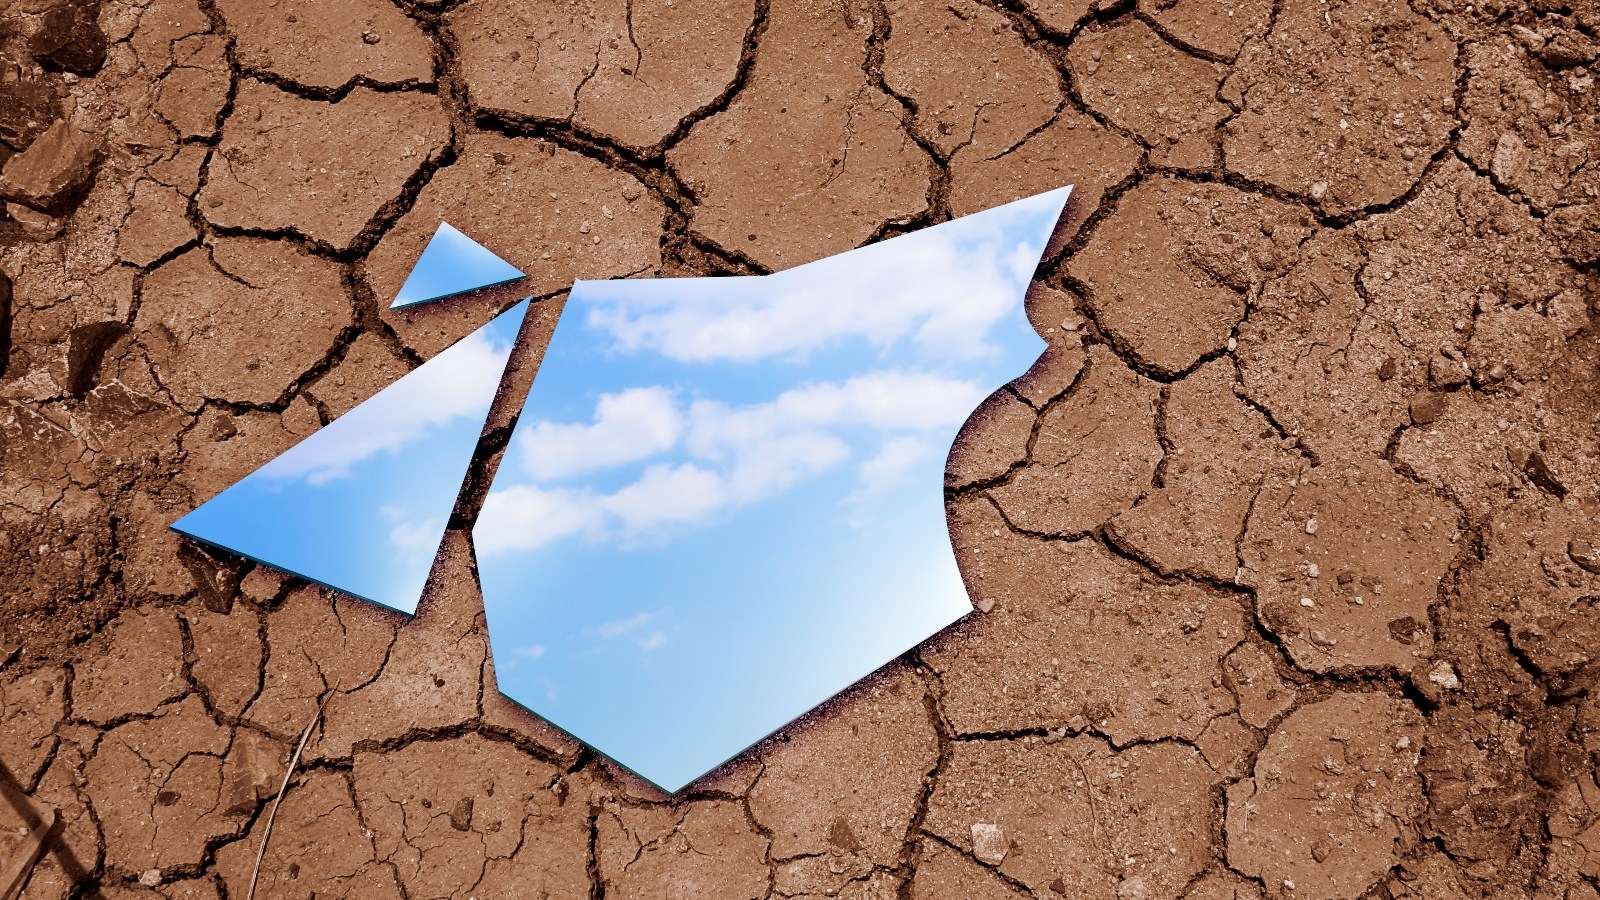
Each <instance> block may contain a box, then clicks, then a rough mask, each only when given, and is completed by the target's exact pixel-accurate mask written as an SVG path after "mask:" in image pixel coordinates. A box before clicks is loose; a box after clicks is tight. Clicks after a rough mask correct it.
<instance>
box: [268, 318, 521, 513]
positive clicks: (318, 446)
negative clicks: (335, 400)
mask: <svg viewBox="0 0 1600 900" xmlns="http://www.w3.org/2000/svg"><path fill="white" fill-rule="evenodd" d="M510 354H511V343H510V342H509V341H505V340H497V339H495V338H494V337H491V335H490V333H489V332H488V331H485V330H479V331H475V332H473V333H472V334H471V335H468V336H467V337H465V338H462V339H461V341H460V342H459V343H457V344H456V345H455V346H453V347H451V348H450V350H449V351H448V352H446V353H443V354H440V355H439V357H437V358H436V359H434V360H432V363H433V364H434V365H435V368H432V369H430V371H429V377H427V378H426V379H421V380H419V381H417V382H415V383H407V384H406V387H405V389H403V390H396V388H397V387H398V386H399V385H400V384H401V383H402V382H396V383H395V384H393V385H390V386H389V387H387V388H385V389H384V390H382V391H380V392H378V393H377V394H376V395H374V396H373V397H372V399H370V400H368V401H366V402H365V403H362V404H361V405H360V406H357V407H356V408H355V409H353V410H351V411H350V412H348V413H346V414H345V415H344V416H343V417H342V418H341V419H340V421H341V422H346V423H348V424H347V427H343V428H340V429H338V430H337V431H329V432H328V433H327V435H328V436H327V437H326V438H325V439H324V440H320V441H307V442H305V443H302V444H299V445H297V446H296V447H294V448H293V449H291V450H290V451H289V452H287V453H284V454H283V455H282V456H279V457H278V458H276V459H274V460H272V461H271V462H269V463H267V464H266V465H265V466H262V467H261V468H260V469H259V470H257V472H258V474H260V475H262V476H264V477H266V478H271V479H276V480H289V479H297V478H304V479H305V480H306V481H307V482H309V483H310V484H313V485H322V484H326V483H327V482H329V481H332V480H333V479H336V478H345V477H348V476H349V475H350V473H351V470H352V467H354V466H355V465H356V464H358V463H361V462H362V461H364V460H367V459H370V458H371V457H373V456H375V455H377V454H379V453H383V452H392V453H398V452H402V451H403V450H404V448H405V447H406V445H407V444H411V443H414V442H416V441H418V440H420V439H422V438H423V436H424V435H426V434H427V433H428V432H429V430H431V429H434V428H437V427H439V426H442V425H446V424H449V423H450V422H452V421H454V420H456V419H459V418H462V417H464V416H469V415H476V414H478V413H480V412H481V411H482V409H483V404H484V398H485V397H493V396H494V392H495V389H496V388H498V387H499V385H500V373H501V372H503V371H504V370H505V364H506V359H507V357H509V356H510Z"/></svg>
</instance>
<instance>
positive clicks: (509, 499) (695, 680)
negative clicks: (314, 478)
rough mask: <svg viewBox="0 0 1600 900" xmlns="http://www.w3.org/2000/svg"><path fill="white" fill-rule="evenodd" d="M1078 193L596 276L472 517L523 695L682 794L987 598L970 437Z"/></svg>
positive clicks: (486, 584)
mask: <svg viewBox="0 0 1600 900" xmlns="http://www.w3.org/2000/svg"><path fill="white" fill-rule="evenodd" d="M1067 194H1068V189H1066V188H1063V189H1060V190H1057V191H1052V192H1050V193H1046V194H1041V195H1038V196H1035V197H1030V198H1027V199H1024V200H1019V201H1017V202H1014V203H1011V204H1008V205H1006V206H1003V207H998V208H996V209H992V210H988V211H986V212H982V213H978V214H975V215H971V216H967V217H964V218H961V219H957V220H954V221H952V222H948V223H945V224H942V225H938V226H935V227H932V228H927V229H924V230H921V231H918V232H914V233H912V234H908V235H905V236H902V237H897V238H894V239H891V240H887V241H883V242H881V243H878V244H874V245H870V246H868V247H864V248H861V249H858V250H855V251H852V252H849V253H845V254H842V255H840V256H836V257H831V258H828V259H824V260H820V261H818V262H815V263H811V264H808V265H804V266H801V267H798V268H795V269H791V270H789V271H786V272H782V273H779V274H776V275H770V276H766V277H740V278H692V279H676V280H674V279H663V280H621V281H580V282H578V284H577V285H576V286H575V287H574V289H573V291H572V293H571V296H570V299H569V300H568V302H567V306H566V308H565V309H564V311H563V313H562V316H561V319H560V321H559V323H558V324H557V327H556V331H555V334H554V337H553V339H552V341H551V344H550V346H549V349H548V350H547V352H546V354H545V356H544V360H543V362H542V364H541V367H540V369H539V372H538V374H537V376H536V378H535V383H534V387H533V389H532V392H531V394H530V399H529V402H528V404H527V406H526V408H525V409H524V411H523V413H522V415H521V417H520V419H519V420H518V423H517V426H516V428H515V431H514V433H513V435H512V438H511V440H510V443H509V445H508V448H507V451H506V454H505V458H504V459H503V461H502V462H501V465H500V468H499V471H498V473H497V475H496V479H495V482H494V484H493V486H492V488H491V490H490V493H489V495H488V497H487V498H486V501H485V504H484V507H483V511H482V513H481V515H480V516H479V518H478V521H477V523H476V525H475V528H474V540H475V546H476V551H477V557H478V567H479V574H480V578H481V581H482V584H483V592H484V602H485V608H486V611H487V615H488V624H489V630H490V640H491V643H492V649H493V653H494V660H495V669H496V673H497V676H498V680H499V687H500V689H501V691H503V692H504V693H506V694H507V695H508V696H510V697H511V698H512V699H514V700H517V701H518V702H520V703H522V704H523V705H524V706H527V707H528V708H530V709H531V710H532V711H533V712H535V713H537V714H538V715H540V716H542V717H544V718H545V719H547V720H549V721H550V722H552V723H554V724H555V725H557V726H559V727H560V728H562V729H564V730H566V731H567V732H569V733H571V734H572V735H573V736H575V737H577V738H578V739H579V740H582V741H584V742H585V743H587V744H589V745H590V746H591V747H593V748H595V749H596V750H598V751H599V752H601V753H603V754H605V755H607V756H609V757H611V758H612V759H613V760H615V761H617V762H618V763H619V764H621V765H623V766H625V767H627V768H628V769H631V770H632V771H633V772H635V773H637V774H638V775H640V776H641V777H643V778H645V779H646V780H648V781H650V782H653V783H654V784H655V785H657V786H658V787H660V788H662V789H664V790H665V791H667V792H676V791H678V790H679V789H681V788H683V787H684V786H686V785H687V784H689V783H690V782H692V781H693V780H695V779H696V778H698V777H699V776H701V775H703V774H705V773H706V772H708V771H709V770H711V769H713V768H715V767H716V766H717V765H718V764H720V763H722V762H723V761H725V760H727V759H729V758H730V757H732V756H734V755H736V754H738V753H739V752H740V751H742V750H743V749H745V748H746V747H748V746H750V745H751V744H753V743H755V742H756V741H758V740H760V739H761V738H763V737H764V736H766V735H768V734H770V733H772V732H773V731H775V730H777V729H779V728H781V727H783V726H784V725H785V724H786V723H788V722H790V721H791V720H793V719H794V718H796V717H798V716H800V715H802V714H803V713H805V712H807V711H808V710H810V709H811V708H813V707H815V706H816V705H817V704H819V703H821V702H823V701H824V700H826V699H827V698H829V697H830V696H832V695H833V694H835V693H837V692H838V691H840V690H842V689H844V688H846V687H848V686H849V685H851V684H852V683H854V682H856V681H857V680H859V679H860V678H862V677H863V676H865V675H868V674H870V673H871V672H872V671H874V670H876V669H877V668H879V667H880V666H882V665H884V664H885V663H887V662H889V661H891V660H892V659H894V658H895V657H896V656H898V655H899V654H901V653H903V652H905V651H906V650H908V649H910V648H911V647H913V646H915V645H916V644H918V643H919V642H921V641H922V640H924V639H926V638H927V637H929V636H931V635H933V634H934V633H936V632H938V631H939V630H941V629H942V628H944V627H946V626H948V625H949V624H951V623H952V622H954V621H956V620H957V619H959V618H961V617H962V616H964V615H965V614H967V613H968V612H970V611H971V609H972V606H971V603H970V601H969V600H968V597H967V593H966V591H965V589H964V587H963V584H962V581H961V577H960V574H959V572H958V571H957V565H956V560H955V556H954V553H953V551H952V549H951V544H950V538H949V534H948V530H947V526H946V521H945V504H944V473H945V461H946V457H947V455H948V453H949V450H950V447H951V444H952V441H953V440H954V438H955V436H956V434H957V432H958V431H959V430H960V428H961V426H962V424H963V423H964V422H965V421H966V419H967V418H968V416H969V415H970V414H971V413H972V412H973V410H974V409H975V408H977V407H978V405H979V404H980V403H981V402H982V401H983V400H984V398H986V397H987V396H988V395H989V394H990V393H992V392H993V391H995V390H997V389H999V388H1001V387H1002V386H1003V385H1005V384H1006V383H1007V382H1009V381H1011V380H1012V379H1014V378H1016V377H1018V376H1020V375H1021V374H1023V373H1024V372H1025V371H1026V370H1027V369H1028V368H1029V366H1030V365H1031V364H1032V363H1033V362H1034V361H1035V360H1036V359H1037V358H1038V357H1039V354H1040V352H1041V351H1042V350H1043V348H1044V342H1043V340H1042V339H1040V337H1039V336H1038V335H1037V334H1035V333H1034V330H1033V328H1032V327H1031V326H1030V325H1029V323H1028V320H1027V317H1026V315H1025V311H1024V307H1023V298H1024V295H1025V293H1026V290H1027V286H1028V283H1029V281H1030V279H1031V277H1032V275H1033V272H1034V269H1035V268H1036V266H1037V265H1038V262H1039V259H1040V257H1041V255H1042V253H1043V251H1044V248H1045V245H1046V242H1047V241H1048V239H1049V237H1050V234H1051V232H1052V230H1053V228H1054V226H1055V223H1056V221H1057V218H1058V217H1059V215H1060V212H1061V209H1062V207H1063V205H1064V204H1065V202H1066V199H1067Z"/></svg>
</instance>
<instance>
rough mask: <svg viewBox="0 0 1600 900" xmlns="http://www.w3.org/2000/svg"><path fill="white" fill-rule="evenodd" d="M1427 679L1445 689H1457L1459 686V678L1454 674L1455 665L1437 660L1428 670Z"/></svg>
mask: <svg viewBox="0 0 1600 900" xmlns="http://www.w3.org/2000/svg"><path fill="white" fill-rule="evenodd" d="M1428 680H1429V681H1431V682H1433V683H1434V684H1437V685H1438V686H1439V687H1441V688H1444V689H1445V690H1447V691H1453V690H1457V689H1458V688H1460V687H1461V679H1460V678H1459V677H1458V676H1457V675H1456V670H1455V667H1454V666H1452V665H1450V664H1449V663H1447V662H1445V661H1444V660H1442V659H1441V660H1439V661H1438V662H1436V663H1434V664H1433V668H1431V669H1429V670H1428Z"/></svg>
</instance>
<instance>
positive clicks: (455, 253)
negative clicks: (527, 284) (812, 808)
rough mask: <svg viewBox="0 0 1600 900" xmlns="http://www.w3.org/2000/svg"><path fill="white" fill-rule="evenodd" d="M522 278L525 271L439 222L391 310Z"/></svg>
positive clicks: (451, 227)
mask: <svg viewBox="0 0 1600 900" xmlns="http://www.w3.org/2000/svg"><path fill="white" fill-rule="evenodd" d="M521 277H522V272H521V271H519V270H518V269H517V267H516V266H513V265H512V264H510V263H508V262H506V261H505V260H503V259H501V258H500V257H498V256H496V255H494V253H493V252H491V251H490V250H489V248H488V247H485V246H483V245H482V244H480V243H478V242H477V241H475V240H473V239H472V238H469V237H467V236H466V235H464V234H462V233H461V232H460V231H459V230H457V229H456V227H455V226H453V225H451V224H450V223H449V222H440V223H439V228H438V230H436V231H435V232H434V233H433V237H432V238H431V239H429V241H428V246H427V247H426V248H424V249H423V251H422V256H421V257H420V258H419V259H418V260H417V264H416V265H415V266H413V267H412V269H411V274H409V275H407V276H406V283H405V284H403V285H401V286H400V293H399V294H396V295H395V298H394V302H393V303H391V304H389V308H390V309H396V308H399V307H402V306H415V305H416V304H418V303H427V302H428V301H430V300H442V299H444V298H445V297H454V296H455V295H457V294H465V293H466V292H467V291H475V290H478V289H479V288H486V287H494V286H495V285H497V284H505V283H506V282H509V281H516V280H517V279H518V278H521Z"/></svg>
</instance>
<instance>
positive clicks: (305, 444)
mask: <svg viewBox="0 0 1600 900" xmlns="http://www.w3.org/2000/svg"><path fill="white" fill-rule="evenodd" d="M527 309H528V301H526V300H524V301H522V302H520V303H518V304H517V305H516V306H514V307H512V308H511V309H509V310H507V311H505V312H504V313H502V314H500V315H499V316H497V317H495V318H494V319H493V320H492V321H490V322H489V323H488V324H486V325H484V326H483V327H481V328H479V329H478V330H477V331H474V332H473V333H472V334H470V335H468V336H467V337H465V338H463V339H461V340H460V341H457V342H456V343H455V344H453V345H451V346H450V347H449V348H447V349H446V350H444V352H442V353H440V354H439V355H437V356H435V357H434V358H433V359H430V360H428V361H427V362H426V363H423V364H422V365H421V366H419V367H417V369H416V370H414V371H412V372H410V373H409V374H407V375H406V376H404V377H403V378H401V379H400V380H399V381H396V382H395V383H393V384H391V385H389V386H388V387H386V388H384V389H383V390H382V391H380V392H378V393H377V394H376V395H374V396H373V397H372V398H371V399H369V400H367V401H366V402H364V403H362V404H361V405H360V406H357V407H356V408H355V409H352V410H350V411H349V412H347V413H345V414H344V415H343V416H340V417H339V418H338V419H336V420H335V421H334V422H332V423H331V424H329V425H327V426H325V427H323V428H322V429H321V430H319V431H317V432H316V433H315V434H313V435H311V436H310V437H308V438H306V439H305V440H303V441H301V442H300V443H298V444H296V445H294V446H293V447H291V448H289V449H288V450H286V451H284V453H283V454H281V455H280V456H278V457H276V458H274V459H273V460H272V461H271V462H269V463H267V464H266V465H264V466H262V467H261V468H259V469H256V470H255V471H254V472H251V473H250V474H249V475H247V476H245V477H244V478H243V479H241V480H240V481H238V482H237V483H235V484H233V485H232V486H230V487H229V488H227V489H226V490H224V491H223V492H222V493H220V494H218V495H217V496H216V497H214V498H212V499H211V500H209V501H208V502H206V503H205V504H204V505H202V506H200V507H199V508H198V509H196V510H194V511H193V512H191V513H189V514H188V515H186V516H184V517H183V518H181V519H179V520H178V521H177V522H174V523H173V525H172V528H173V529H174V530H175V531H178V532H179V533H181V534H185V535H188V536H189V537H192V538H195V539H196V540H200V541H204V542H205V543H207V544H211V545H214V546H216V547H219V548H221V549H223V550H228V551H231V552H233V553H237V554H239V555H241V556H244V557H248V558H250V559H253V560H256V561H257V562H261V563H265V564H267V565H271V566H275V567H277V568H279V569H283V570H284V571H286V572H290V573H292V574H294V575H299V576H300V577H302V578H306V579H309V580H311V581H315V582H318V583H320V584H323V585H325V586H327V587H330V588H333V589H335V590H339V591H343V592H345V593H347V594H351V595H353V596H356V597H360V598H361V599H364V600H370V601H372V602H374V603H379V604H382V605H384V606H387V607H390V608H391V609H396V610H399V611H400V612H403V613H408V614H410V613H415V612H416V609H417V601H418V599H419V598H420V597H421V596H422V588H423V585H424V583H425V582H426V580H427V577H428V570H429V569H430V568H431V567H432V565H433V559H434V557H435V556H436V555H437V553H438V550H439V544H440V541H441V540H442V539H443V537H444V531H445V527H446V525H447V524H448V522H449V519H450V512H451V510H452V509H453V508H454V507H455V502H456V496H457V494H459V493H460V491H461V483H462V481H463V480H464V479H465V477H466V474H467V469H468V467H469V465H470V464H471V461H472V453H473V450H474V449H476V447H477V445H478V438H479V436H480V435H481V434H482V432H483V424H484V421H485V419H487V417H488V414H489V406H490V404H491V403H492V402H493V401H494V397H495V393H496V392H497V391H498V390H499V387H500V380H501V377H502V375H503V374H504V371H505V365H506V361H507V359H508V358H509V357H510V354H511V348H512V346H513V344H514V343H515V342H516V339H517V333H518V331H519V330H520V329H521V327H522V320H523V317H524V316H525V315H526V313H527Z"/></svg>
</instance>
